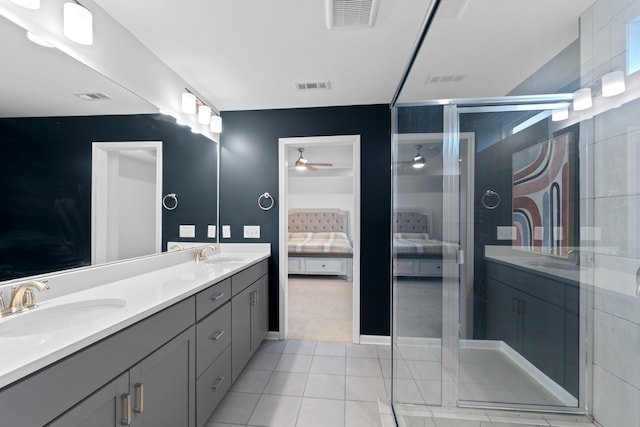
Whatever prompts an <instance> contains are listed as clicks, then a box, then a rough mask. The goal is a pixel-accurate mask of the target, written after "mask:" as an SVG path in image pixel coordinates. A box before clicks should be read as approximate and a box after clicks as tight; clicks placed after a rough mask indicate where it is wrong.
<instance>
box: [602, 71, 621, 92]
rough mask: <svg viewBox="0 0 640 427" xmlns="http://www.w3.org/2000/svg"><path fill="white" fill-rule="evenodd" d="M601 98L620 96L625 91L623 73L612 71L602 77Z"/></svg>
mask: <svg viewBox="0 0 640 427" xmlns="http://www.w3.org/2000/svg"><path fill="white" fill-rule="evenodd" d="M601 82H602V96H604V97H608V96H615V95H620V94H621V93H623V92H624V91H625V89H626V86H625V82H624V73H623V72H622V71H619V70H618V71H612V72H610V73H607V74H605V75H604V76H602V79H601Z"/></svg>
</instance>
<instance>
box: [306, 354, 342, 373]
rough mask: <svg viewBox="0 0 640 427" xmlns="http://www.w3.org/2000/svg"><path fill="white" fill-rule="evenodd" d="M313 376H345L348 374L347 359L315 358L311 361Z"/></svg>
mask: <svg viewBox="0 0 640 427" xmlns="http://www.w3.org/2000/svg"><path fill="white" fill-rule="evenodd" d="M309 372H310V373H312V374H330V375H345V374H346V358H344V357H333V356H313V360H312V361H311V369H310V370H309Z"/></svg>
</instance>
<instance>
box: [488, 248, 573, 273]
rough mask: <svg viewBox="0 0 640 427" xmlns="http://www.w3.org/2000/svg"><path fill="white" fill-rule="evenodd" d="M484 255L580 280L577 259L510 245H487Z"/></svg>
mask: <svg viewBox="0 0 640 427" xmlns="http://www.w3.org/2000/svg"><path fill="white" fill-rule="evenodd" d="M576 249H579V248H576ZM484 256H485V258H486V259H490V260H495V261H498V262H502V263H505V264H510V265H513V266H514V267H520V268H526V269H528V270H533V271H535V272H538V273H543V274H546V275H549V276H552V277H555V278H561V279H567V280H571V281H574V282H577V281H579V280H580V265H578V264H577V262H576V261H577V260H569V259H567V258H561V257H558V256H552V255H547V254H541V253H537V252H531V251H526V250H521V249H514V248H512V247H510V246H489V245H488V246H485V252H484Z"/></svg>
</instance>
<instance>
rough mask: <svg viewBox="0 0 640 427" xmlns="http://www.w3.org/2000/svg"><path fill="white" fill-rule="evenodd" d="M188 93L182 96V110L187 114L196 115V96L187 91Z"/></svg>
mask: <svg viewBox="0 0 640 427" xmlns="http://www.w3.org/2000/svg"><path fill="white" fill-rule="evenodd" d="M185 90H186V92H185V93H183V94H182V107H181V110H182V112H183V113H185V114H195V113H196V96H195V95H194V94H192V93H191V92H189V91H188V90H187V89H185Z"/></svg>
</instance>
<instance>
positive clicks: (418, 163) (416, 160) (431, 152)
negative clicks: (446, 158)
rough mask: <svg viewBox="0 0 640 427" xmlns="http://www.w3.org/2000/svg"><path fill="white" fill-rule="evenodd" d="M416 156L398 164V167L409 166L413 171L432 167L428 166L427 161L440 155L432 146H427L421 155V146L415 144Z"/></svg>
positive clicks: (438, 149)
mask: <svg viewBox="0 0 640 427" xmlns="http://www.w3.org/2000/svg"><path fill="white" fill-rule="evenodd" d="M415 147H416V154H415V156H413V158H412V159H411V160H407V161H404V162H398V164H399V165H404V166H411V167H412V168H413V169H422V168H424V167H425V166H434V165H431V164H428V163H427V161H428V160H431V159H434V158H435V157H436V156H437V155H438V154H440V148H438V147H436V146H434V145H427V146H426V147H425V151H426V153H425V154H424V155H423V154H422V153H421V152H420V150H422V144H417V145H416V146H415Z"/></svg>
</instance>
